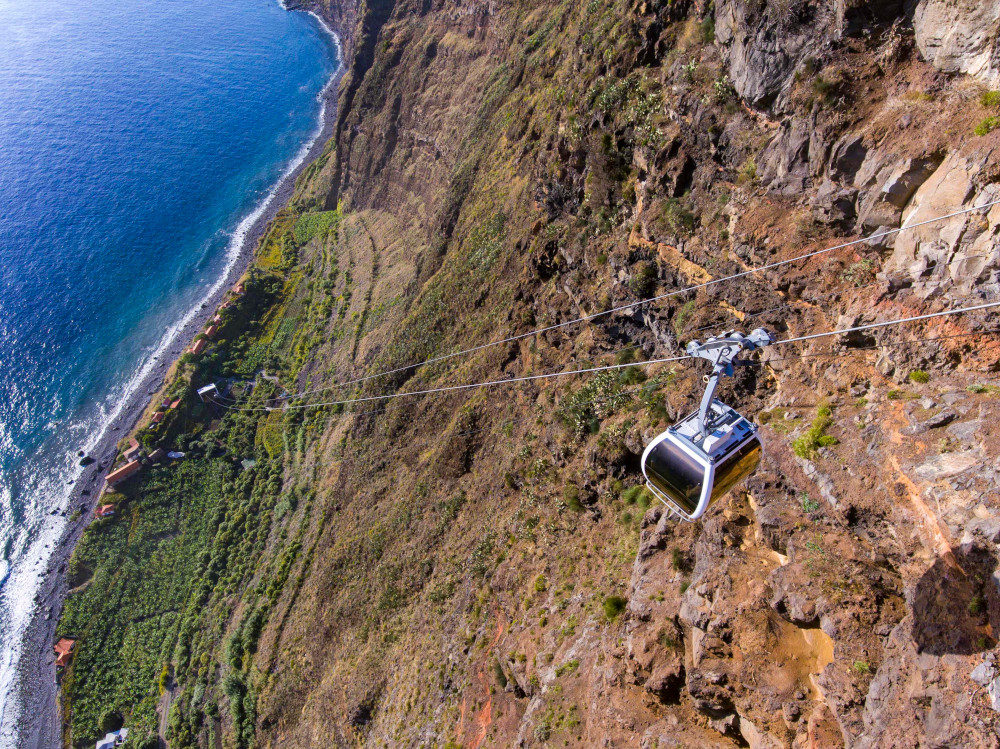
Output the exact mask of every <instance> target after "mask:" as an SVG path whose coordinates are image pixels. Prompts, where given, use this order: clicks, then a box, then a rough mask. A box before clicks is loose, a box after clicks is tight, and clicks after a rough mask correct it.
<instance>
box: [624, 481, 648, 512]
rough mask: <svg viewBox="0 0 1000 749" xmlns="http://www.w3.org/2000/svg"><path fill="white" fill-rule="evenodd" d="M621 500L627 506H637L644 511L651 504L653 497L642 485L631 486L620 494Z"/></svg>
mask: <svg viewBox="0 0 1000 749" xmlns="http://www.w3.org/2000/svg"><path fill="white" fill-rule="evenodd" d="M622 500H623V501H624V502H625V503H626V504H629V505H637V506H638V507H640V508H641V509H643V510H645V509H647V508H648V507H649V505H650V504H652V502H653V495H652V494H650V493H649V489H647V488H646V486H645V485H644V484H637V485H636V486H631V487H629V488H628V489H626V490H625V491H624V492H623V493H622Z"/></svg>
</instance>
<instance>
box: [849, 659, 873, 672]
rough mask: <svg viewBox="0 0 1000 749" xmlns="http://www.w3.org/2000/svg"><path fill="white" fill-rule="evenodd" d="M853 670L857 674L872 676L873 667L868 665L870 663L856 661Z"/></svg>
mask: <svg viewBox="0 0 1000 749" xmlns="http://www.w3.org/2000/svg"><path fill="white" fill-rule="evenodd" d="M851 668H852V669H853V670H854V673H856V674H870V673H871V672H872V667H871V666H870V665H869V664H868V661H854V665H853V666H851Z"/></svg>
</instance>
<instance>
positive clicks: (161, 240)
mask: <svg viewBox="0 0 1000 749" xmlns="http://www.w3.org/2000/svg"><path fill="white" fill-rule="evenodd" d="M337 64H338V60H337V50H336V47H335V44H334V41H333V39H332V37H331V36H330V35H329V33H328V32H327V30H326V29H325V28H324V27H323V26H322V24H321V23H320V22H319V21H318V19H316V18H315V17H313V16H310V15H308V14H305V13H298V12H289V11H287V10H285V9H283V8H282V7H281V6H280V5H279V4H278V3H277V1H276V0H213V2H195V1H194V0H59V1H58V2H55V1H54V0H30V1H29V0H0V736H2V735H9V734H7V732H6V730H5V729H9V728H10V724H11V721H13V720H16V712H17V709H18V708H17V706H16V705H15V704H14V700H13V698H12V690H11V685H12V669H13V664H14V662H15V659H16V656H17V652H18V647H19V641H20V638H21V636H22V634H23V632H24V628H25V626H26V624H27V622H28V616H29V614H30V611H31V607H32V601H33V598H34V595H35V592H36V590H37V586H38V581H39V575H41V574H43V573H44V571H45V569H46V566H47V562H48V558H49V553H50V551H51V549H52V547H53V546H54V544H55V543H56V541H57V539H58V537H59V535H60V533H61V532H62V530H63V527H64V524H65V523H66V522H67V518H66V517H65V516H64V515H63V514H61V512H62V511H63V510H65V509H66V503H67V501H68V499H69V490H70V484H71V482H72V481H73V480H74V479H75V478H76V477H77V476H78V475H79V472H80V470H81V469H80V468H79V467H78V465H77V463H78V460H79V459H78V457H77V451H78V450H87V449H88V447H91V446H92V445H93V444H94V442H95V440H96V437H97V435H98V434H99V433H100V431H101V430H102V428H104V427H105V426H106V425H107V423H108V420H109V419H110V418H111V417H112V416H113V415H114V414H115V412H116V409H118V408H119V407H120V405H121V404H122V403H123V402H124V400H125V399H126V398H127V397H128V395H129V394H130V392H131V391H132V390H134V389H135V387H136V383H137V382H138V375H139V373H141V372H143V371H148V368H149V367H150V366H151V365H152V362H153V361H154V357H157V356H158V352H162V350H163V349H164V347H165V346H166V345H167V343H168V342H169V338H170V336H171V333H172V331H175V330H176V328H177V323H178V320H180V319H182V318H183V317H184V316H185V315H188V314H189V313H190V312H191V311H192V310H193V309H195V308H197V307H198V306H199V305H200V304H201V301H202V299H204V298H205V296H206V294H207V293H209V292H210V291H211V289H212V287H213V285H214V284H218V283H219V282H220V279H222V278H223V276H224V275H225V272H226V270H227V267H229V265H230V264H231V263H232V262H233V261H234V256H235V253H236V248H237V245H238V243H239V240H240V237H241V234H242V233H245V231H246V228H247V226H248V222H249V219H248V217H250V216H251V215H253V214H254V213H255V212H258V213H259V211H260V210H261V207H262V205H263V202H264V201H265V200H266V198H267V196H268V194H269V193H270V191H271V190H272V189H273V187H274V185H275V184H276V183H277V181H278V180H279V179H280V177H281V176H282V174H283V173H285V172H286V170H288V169H289V168H291V166H292V165H293V164H294V162H295V160H296V159H301V158H302V157H303V155H304V153H305V151H304V150H303V147H304V145H308V143H309V142H310V141H311V140H312V139H313V138H315V137H316V135H317V133H318V120H319V115H320V108H321V102H320V98H319V95H320V93H321V92H322V91H323V89H324V87H325V86H326V85H327V84H328V82H329V81H330V80H331V78H332V76H333V74H334V72H335V70H336V67H337Z"/></svg>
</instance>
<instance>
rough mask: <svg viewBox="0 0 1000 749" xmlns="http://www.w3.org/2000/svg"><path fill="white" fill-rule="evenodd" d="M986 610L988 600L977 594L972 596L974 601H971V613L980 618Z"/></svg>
mask: <svg viewBox="0 0 1000 749" xmlns="http://www.w3.org/2000/svg"><path fill="white" fill-rule="evenodd" d="M985 610H986V599H985V598H983V596H982V594H980V593H976V594H975V595H974V596H972V600H970V601H969V613H970V614H972V615H973V616H979V615H980V614H981V613H983V612H984V611H985Z"/></svg>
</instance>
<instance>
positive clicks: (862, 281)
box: [840, 257, 877, 288]
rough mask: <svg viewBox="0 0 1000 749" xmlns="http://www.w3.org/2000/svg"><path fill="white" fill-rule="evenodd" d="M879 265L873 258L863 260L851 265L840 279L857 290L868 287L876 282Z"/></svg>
mask: <svg viewBox="0 0 1000 749" xmlns="http://www.w3.org/2000/svg"><path fill="white" fill-rule="evenodd" d="M876 269H877V265H876V263H875V260H874V259H872V258H867V257H866V258H863V259H861V260H858V261H857V262H855V263H851V264H850V265H848V266H847V268H845V269H844V272H843V273H841V274H840V277H841V278H842V279H843V280H844V281H846V282H847V283H849V284H851V285H852V286H854V287H855V288H860V287H862V286H867V285H869V284H871V283H872V282H873V281H874V280H875V272H876Z"/></svg>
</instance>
